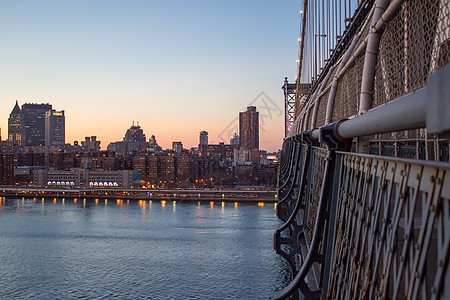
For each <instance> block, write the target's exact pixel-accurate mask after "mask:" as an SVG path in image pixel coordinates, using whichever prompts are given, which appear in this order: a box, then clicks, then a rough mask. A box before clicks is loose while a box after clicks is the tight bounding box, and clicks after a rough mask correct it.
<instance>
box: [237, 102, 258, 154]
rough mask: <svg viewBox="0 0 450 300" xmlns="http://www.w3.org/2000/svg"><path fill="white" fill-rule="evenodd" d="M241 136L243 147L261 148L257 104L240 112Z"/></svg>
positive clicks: (250, 148)
mask: <svg viewBox="0 0 450 300" xmlns="http://www.w3.org/2000/svg"><path fill="white" fill-rule="evenodd" d="M239 138H240V148H241V149H243V150H259V112H257V111H256V107H255V106H249V107H247V111H245V112H240V113H239Z"/></svg>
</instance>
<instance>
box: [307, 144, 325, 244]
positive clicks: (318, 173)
mask: <svg viewBox="0 0 450 300" xmlns="http://www.w3.org/2000/svg"><path fill="white" fill-rule="evenodd" d="M327 154H328V151H327V150H325V149H323V148H316V147H313V148H312V157H311V159H312V160H311V170H310V172H309V174H310V178H309V179H308V183H309V185H308V189H307V190H308V196H307V203H308V204H307V205H308V207H307V209H306V211H307V212H308V215H307V216H306V231H307V232H308V235H309V238H310V239H311V238H312V236H313V234H314V232H313V230H314V224H315V221H316V218H315V217H316V214H317V206H318V204H319V200H320V199H319V198H320V189H321V187H322V181H323V175H324V173H323V172H324V168H325V161H326V158H327Z"/></svg>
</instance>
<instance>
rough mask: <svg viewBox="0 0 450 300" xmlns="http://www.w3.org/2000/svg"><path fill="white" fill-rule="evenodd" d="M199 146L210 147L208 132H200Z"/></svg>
mask: <svg viewBox="0 0 450 300" xmlns="http://www.w3.org/2000/svg"><path fill="white" fill-rule="evenodd" d="M199 145H208V132H206V131H200V136H199Z"/></svg>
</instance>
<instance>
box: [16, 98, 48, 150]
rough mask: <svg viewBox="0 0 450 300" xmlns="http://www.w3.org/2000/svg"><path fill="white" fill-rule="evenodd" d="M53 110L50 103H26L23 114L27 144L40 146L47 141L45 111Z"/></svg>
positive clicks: (23, 106)
mask: <svg viewBox="0 0 450 300" xmlns="http://www.w3.org/2000/svg"><path fill="white" fill-rule="evenodd" d="M50 110H52V105H51V104H48V103H45V104H44V103H41V104H35V103H25V104H23V105H22V115H23V124H24V133H25V142H24V143H22V144H23V145H25V146H39V145H43V144H44V142H45V113H46V112H47V111H50Z"/></svg>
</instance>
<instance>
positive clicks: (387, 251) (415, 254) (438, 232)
mask: <svg viewBox="0 0 450 300" xmlns="http://www.w3.org/2000/svg"><path fill="white" fill-rule="evenodd" d="M341 155H342V171H341V177H340V183H339V193H338V199H337V206H336V207H337V208H338V211H337V218H336V232H335V233H336V235H335V236H336V240H335V246H334V253H333V258H332V268H331V274H330V282H329V291H328V297H329V298H333V299H334V298H338V299H350V298H354V299H355V298H356V299H360V298H369V299H373V298H388V299H399V298H408V299H411V298H412V299H417V298H422V299H427V298H430V297H433V298H439V295H440V294H442V293H443V292H444V290H445V293H449V292H450V291H449V289H450V286H448V285H447V283H448V282H447V283H446V282H445V271H446V269H447V267H448V253H449V251H450V248H449V247H450V216H449V212H450V205H449V204H450V201H449V200H450V176H449V174H450V173H449V172H450V169H449V166H448V165H443V164H440V165H437V164H435V165H431V164H421V163H417V162H413V161H407V160H404V161H398V160H397V161H395V160H389V159H383V158H381V157H370V156H362V155H354V154H349V153H341Z"/></svg>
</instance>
